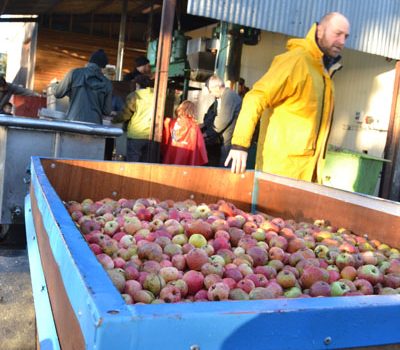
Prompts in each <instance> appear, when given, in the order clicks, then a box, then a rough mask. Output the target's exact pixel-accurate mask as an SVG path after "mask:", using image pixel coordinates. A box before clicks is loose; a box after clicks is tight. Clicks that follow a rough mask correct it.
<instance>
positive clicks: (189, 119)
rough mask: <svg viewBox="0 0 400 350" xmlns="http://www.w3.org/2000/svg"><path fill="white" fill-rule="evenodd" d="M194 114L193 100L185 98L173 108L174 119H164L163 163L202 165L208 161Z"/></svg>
mask: <svg viewBox="0 0 400 350" xmlns="http://www.w3.org/2000/svg"><path fill="white" fill-rule="evenodd" d="M195 115H196V106H195V105H194V103H193V102H191V101H188V100H186V101H183V102H182V103H181V104H180V105H179V106H178V107H177V109H176V110H175V116H176V118H175V119H171V118H166V119H165V121H164V130H163V131H164V135H163V145H162V151H163V152H162V153H163V163H164V164H177V165H204V164H207V163H208V157H207V150H206V146H205V144H204V138H203V135H202V133H201V130H200V127H199V126H198V124H197V122H196V118H195Z"/></svg>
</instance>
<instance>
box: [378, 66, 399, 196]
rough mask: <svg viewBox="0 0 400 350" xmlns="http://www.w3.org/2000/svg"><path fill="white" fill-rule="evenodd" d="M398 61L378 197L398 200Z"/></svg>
mask: <svg viewBox="0 0 400 350" xmlns="http://www.w3.org/2000/svg"><path fill="white" fill-rule="evenodd" d="M399 95H400V62H397V63H396V77H395V83H394V88H393V98H392V109H391V112H390V121H389V127H388V133H387V138H386V146H385V152H384V158H385V159H388V160H390V162H389V163H386V162H385V163H384V165H383V172H382V181H381V186H380V193H379V195H380V197H382V198H387V199H392V200H396V201H399V200H400V144H399V143H400V98H399Z"/></svg>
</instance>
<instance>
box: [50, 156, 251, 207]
mask: <svg viewBox="0 0 400 350" xmlns="http://www.w3.org/2000/svg"><path fill="white" fill-rule="evenodd" d="M42 164H43V168H44V169H45V171H46V175H47V177H48V178H49V180H50V182H51V184H52V185H53V187H54V188H55V189H56V191H57V193H58V195H59V196H60V197H61V199H63V200H64V201H67V200H77V201H82V200H83V199H85V198H92V199H94V200H99V199H103V198H106V197H110V198H115V199H119V198H147V197H155V198H158V199H160V200H165V199H172V200H175V201H181V200H185V199H193V200H194V201H196V203H198V204H200V203H203V202H204V203H207V204H208V203H212V202H215V201H217V200H219V199H225V200H228V201H230V202H232V203H234V204H235V205H237V206H238V207H240V208H241V209H242V210H246V211H250V209H251V198H252V188H253V179H254V172H247V173H246V174H245V175H235V174H232V173H231V172H230V171H229V170H227V169H222V168H211V167H209V168H206V167H190V166H173V165H171V166H169V165H160V164H151V166H149V164H144V163H128V162H96V161H80V160H51V159H43V160H42Z"/></svg>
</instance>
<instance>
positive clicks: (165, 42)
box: [149, 0, 176, 162]
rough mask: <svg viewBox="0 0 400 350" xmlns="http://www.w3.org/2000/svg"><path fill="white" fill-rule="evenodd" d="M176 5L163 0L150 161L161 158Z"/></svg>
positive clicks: (174, 2) (168, 0) (174, 1)
mask: <svg viewBox="0 0 400 350" xmlns="http://www.w3.org/2000/svg"><path fill="white" fill-rule="evenodd" d="M175 6H176V0H164V1H163V8H162V15H161V28H160V36H159V39H158V48H157V63H156V73H155V83H154V104H153V106H154V112H153V120H152V128H151V133H150V136H151V140H152V147H151V151H150V155H149V160H150V162H158V161H159V160H160V143H161V139H162V130H163V124H164V110H165V101H166V96H167V88H168V68H169V60H170V56H171V44H172V29H173V24H174V15H175Z"/></svg>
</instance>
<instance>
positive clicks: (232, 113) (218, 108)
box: [202, 75, 242, 166]
mask: <svg viewBox="0 0 400 350" xmlns="http://www.w3.org/2000/svg"><path fill="white" fill-rule="evenodd" d="M207 88H208V90H209V92H210V94H211V95H213V96H214V97H215V103H214V105H213V106H211V107H210V109H209V111H208V112H207V114H210V113H211V116H210V115H206V117H205V120H204V126H203V128H202V132H203V136H204V141H205V142H206V145H207V144H210V145H215V143H219V144H220V146H219V151H220V154H219V162H218V166H224V161H225V159H226V157H227V155H228V153H229V151H230V149H231V140H232V134H233V130H234V129H235V125H236V119H237V116H238V115H239V111H240V107H241V105H242V99H241V98H240V96H239V95H238V94H237V93H236V92H235V91H233V90H231V89H230V88H228V87H226V86H225V83H224V82H223V80H222V79H221V78H220V77H218V76H217V75H213V76H211V77H210V78H209V79H208V81H207ZM212 114H214V115H212ZM210 139H212V140H214V141H211V142H210ZM207 149H209V147H207ZM210 156H211V157H210ZM209 158H212V155H209ZM210 163H211V162H210ZM210 165H213V164H210Z"/></svg>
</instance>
